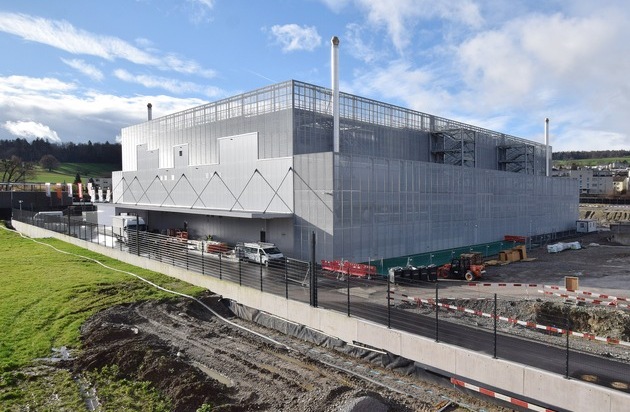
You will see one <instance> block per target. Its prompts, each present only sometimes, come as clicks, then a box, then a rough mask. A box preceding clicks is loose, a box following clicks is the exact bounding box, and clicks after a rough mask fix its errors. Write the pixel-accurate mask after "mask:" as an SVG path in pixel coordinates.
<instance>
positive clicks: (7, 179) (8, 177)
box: [0, 156, 34, 190]
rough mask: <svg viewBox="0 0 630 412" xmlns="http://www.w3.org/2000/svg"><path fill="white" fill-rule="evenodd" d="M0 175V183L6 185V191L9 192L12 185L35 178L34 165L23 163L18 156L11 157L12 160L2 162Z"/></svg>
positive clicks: (0, 162)
mask: <svg viewBox="0 0 630 412" xmlns="http://www.w3.org/2000/svg"><path fill="white" fill-rule="evenodd" d="M0 173H1V174H2V179H1V180H0V182H2V184H3V185H4V190H9V188H10V186H11V185H10V184H11V183H20V182H22V183H23V182H25V181H26V180H27V179H30V178H32V177H33V175H34V171H33V164H32V163H28V162H23V161H22V159H20V158H19V157H17V156H11V158H10V159H2V160H0Z"/></svg>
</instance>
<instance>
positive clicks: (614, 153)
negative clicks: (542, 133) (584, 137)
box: [552, 150, 630, 160]
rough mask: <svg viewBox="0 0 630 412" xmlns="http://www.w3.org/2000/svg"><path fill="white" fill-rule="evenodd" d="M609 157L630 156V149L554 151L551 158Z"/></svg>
mask: <svg viewBox="0 0 630 412" xmlns="http://www.w3.org/2000/svg"><path fill="white" fill-rule="evenodd" d="M611 157H630V150H594V151H590V152H585V151H569V152H554V153H553V155H552V159H553V160H582V159H603V158H611Z"/></svg>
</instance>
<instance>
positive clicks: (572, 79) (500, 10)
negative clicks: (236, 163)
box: [0, 0, 630, 151]
mask: <svg viewBox="0 0 630 412" xmlns="http://www.w3.org/2000/svg"><path fill="white" fill-rule="evenodd" d="M628 21H630V7H628V5H627V0H600V1H597V2H595V1H592V0H571V1H568V0H565V1H554V0H545V1H543V0H510V1H496V0H443V1H439V0H389V1H385V0H249V1H246V0H110V1H108V2H103V1H98V2H97V1H91V0H63V1H50V0H31V1H20V2H17V1H10V0H0V51H2V59H1V61H0V139H14V138H16V137H21V138H26V139H29V140H31V139H34V138H35V137H42V138H46V139H49V140H50V141H53V142H61V143H66V142H75V143H79V142H87V141H88V140H91V141H93V142H104V141H109V142H114V141H116V140H117V139H118V138H119V136H120V129H121V128H122V127H126V126H129V125H132V124H137V123H140V122H142V121H144V120H145V119H146V104H147V103H148V102H151V103H152V104H153V116H154V117H159V116H162V115H166V114H169V113H172V112H175V111H179V110H183V109H186V108H190V107H194V106H197V105H200V104H203V103H205V102H210V101H214V100H219V99H222V98H225V97H229V96H232V95H234V94H237V93H241V92H245V91H249V90H253V89H256V88H259V87H263V86H266V85H269V84H273V83H277V82H281V81H284V80H289V79H296V80H301V81H306V82H309V83H314V84H317V85H321V86H325V87H330V38H331V37H332V36H334V35H336V36H339V38H340V39H341V44H340V51H339V53H340V57H339V61H340V85H341V87H340V88H341V90H342V91H344V92H348V93H352V94H357V95H360V96H364V97H368V98H372V99H376V100H381V101H385V102H388V103H392V104H396V105H400V106H403V107H409V108H412V109H415V110H418V111H422V112H425V113H430V114H435V115H438V116H442V117H446V118H451V119H455V120H458V121H462V122H466V123H471V124H474V125H477V126H480V127H485V128H489V129H492V130H497V131H500V132H503V133H507V134H511V135H515V136H519V137H523V138H526V139H531V140H534V141H538V142H542V141H543V140H544V137H543V125H544V118H545V117H549V118H550V136H551V144H552V145H553V147H554V151H565V150H607V149H626V150H629V149H630V136H629V135H628V132H629V130H630V115H629V114H630V76H629V74H630V49H629V45H628V43H630V25H629V24H628Z"/></svg>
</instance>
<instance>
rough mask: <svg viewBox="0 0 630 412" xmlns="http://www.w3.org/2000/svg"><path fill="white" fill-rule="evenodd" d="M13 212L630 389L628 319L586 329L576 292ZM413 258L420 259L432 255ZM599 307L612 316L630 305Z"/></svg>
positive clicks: (290, 295) (189, 266)
mask: <svg viewBox="0 0 630 412" xmlns="http://www.w3.org/2000/svg"><path fill="white" fill-rule="evenodd" d="M13 213H14V214H13V216H14V219H16V220H19V221H21V222H24V223H27V224H31V225H35V226H39V227H42V228H45V229H48V230H52V231H55V232H58V233H63V234H65V235H68V236H72V237H76V238H80V239H83V240H85V241H88V242H92V243H98V244H100V245H102V246H105V247H108V248H114V249H117V250H121V251H126V252H128V253H132V254H134V255H138V256H142V257H145V258H148V259H152V260H155V261H159V262H161V263H163V264H167V265H172V266H177V267H181V268H184V269H186V270H190V271H193V272H196V273H201V274H203V275H205V276H212V277H215V278H219V279H223V280H226V281H230V282H234V283H238V284H239V285H242V286H246V287H250V288H254V289H257V290H260V291H263V292H268V293H272V294H274V295H278V296H284V297H285V298H287V299H293V300H297V301H302V302H305V303H310V304H311V305H312V306H317V307H321V308H326V309H329V310H334V311H338V312H341V313H345V314H347V315H348V316H352V317H357V318H362V319H366V320H370V321H372V322H378V323H380V324H382V325H386V326H387V327H388V328H392V329H397V330H403V331H407V332H410V333H414V334H418V335H422V336H425V337H429V338H431V339H434V340H435V341H438V342H444V343H449V344H453V345H457V346H461V347H464V348H467V349H469V350H474V351H478V352H483V353H488V354H491V355H492V356H494V357H495V358H502V359H507V360H511V361H515V362H518V363H522V364H526V365H530V366H533V367H537V368H540V369H544V370H548V371H551V372H554V373H558V374H561V375H563V376H565V377H567V378H577V379H582V380H588V381H589V382H593V383H596V384H600V385H605V386H608V387H610V388H612V389H615V390H620V391H624V392H627V393H630V382H629V381H630V379H629V378H628V374H627V370H628V359H630V355H628V351H629V349H628V348H630V343H628V342H629V336H628V334H629V332H628V331H627V330H628V328H626V330H625V332H621V333H620V334H621V336H605V337H598V336H596V334H595V333H593V332H591V331H590V330H588V327H589V325H588V322H585V321H584V317H585V314H584V311H583V310H582V307H581V306H578V305H576V303H577V300H574V301H573V304H568V303H570V302H569V301H567V299H566V297H565V298H559V297H557V296H556V297H553V296H552V297H549V296H546V295H540V294H539V292H538V289H539V288H542V287H543V286H542V285H514V287H521V288H528V289H527V290H526V291H525V293H521V294H520V297H518V298H514V297H511V296H510V295H509V294H507V293H506V294H504V295H503V294H502V292H498V291H497V290H496V289H492V288H489V289H488V288H486V289H487V290H489V291H487V290H486V289H484V288H483V287H481V286H479V287H477V286H476V285H477V284H475V283H471V284H468V283H466V282H463V281H451V280H444V279H438V278H437V274H436V273H434V272H431V273H428V274H426V273H423V272H420V271H418V270H403V271H398V272H397V273H398V274H399V275H400V276H396V275H387V276H385V275H382V274H377V275H372V276H370V277H368V276H353V275H351V274H349V273H343V272H331V271H327V270H322V267H321V266H320V265H318V264H315V263H314V262H306V261H301V260H296V259H291V258H286V259H284V260H281V261H271V262H269V263H268V264H267V265H261V264H257V263H253V262H249V261H246V260H243V259H242V258H241V257H240V256H239V254H238V253H237V251H235V245H225V244H223V245H222V246H221V247H220V248H217V247H216V244H215V243H210V242H205V241H195V240H188V239H184V238H180V237H173V236H166V235H162V234H157V233H151V232H141V231H134V230H131V231H129V233H127V234H126V235H127V236H126V239H125V240H124V241H123V239H119V238H117V237H116V235H115V234H114V232H113V231H112V228H111V227H109V226H104V225H97V224H92V223H88V222H85V221H83V219H82V218H81V217H78V216H76V217H75V216H63V217H54V216H46V217H44V218H36V217H35V214H33V213H31V212H27V211H22V212H21V213H20V211H17V210H14V211H13ZM445 253H446V252H445ZM448 254H450V252H449V253H448ZM445 256H446V254H445ZM416 260H417V262H416ZM416 260H413V263H414V264H416V263H429V262H424V261H421V260H418V259H416ZM407 263H408V262H407ZM313 273H314V274H315V276H314V277H313V276H312V275H313ZM466 286H469V287H468V289H466V288H465V287H466ZM462 290H464V292H465V293H464V294H462ZM504 290H505V289H504ZM523 296H524V297H523ZM554 299H555V300H554ZM582 304H584V301H583V302H582ZM601 309H602V310H603V311H609V313H611V314H612V315H613V316H614V315H615V312H614V311H618V310H628V307H627V306H626V307H625V309H624V307H622V305H617V306H614V307H613V306H611V305H608V306H602V307H601ZM624 353H625V354H624ZM602 354H605V356H607V358H603V357H601V356H600V355H602Z"/></svg>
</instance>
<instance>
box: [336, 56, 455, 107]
mask: <svg viewBox="0 0 630 412" xmlns="http://www.w3.org/2000/svg"><path fill="white" fill-rule="evenodd" d="M440 83H441V82H440V80H439V79H438V78H437V77H436V75H435V73H433V72H432V71H431V70H430V69H429V68H428V67H414V65H413V63H411V62H409V61H406V60H402V59H401V60H396V61H392V62H390V63H389V64H388V65H387V66H383V67H374V68H372V69H371V70H368V71H365V72H362V73H355V76H354V77H353V79H352V82H351V83H348V84H343V89H344V91H349V92H350V93H355V94H358V95H362V96H374V95H377V96H382V98H383V100H384V101H386V102H388V101H392V100H396V101H403V102H405V107H409V108H411V109H414V110H418V111H421V112H425V113H430V114H439V115H443V114H444V112H445V111H446V110H447V108H448V107H449V105H450V103H451V101H452V98H451V96H449V95H448V93H447V92H446V91H445V90H444V89H442V88H441V87H440Z"/></svg>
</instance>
